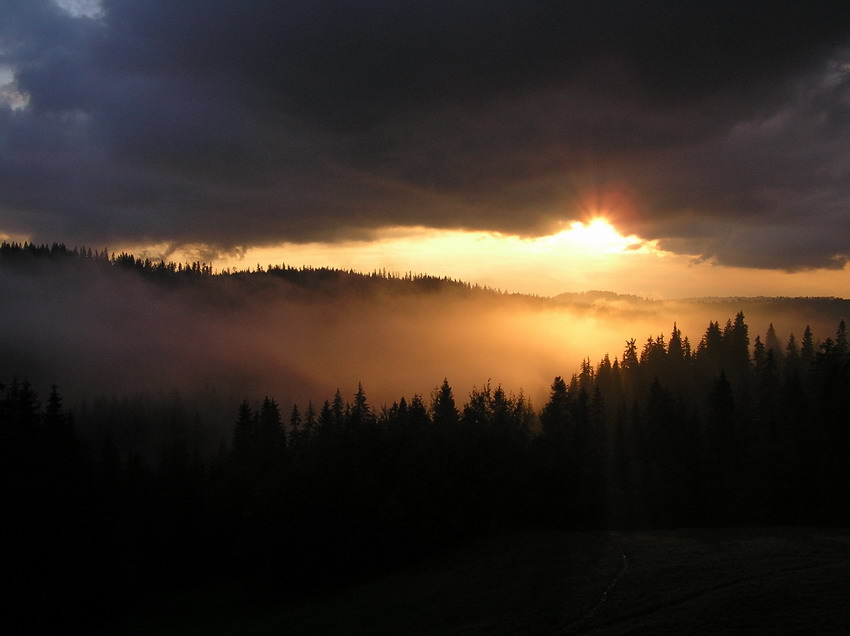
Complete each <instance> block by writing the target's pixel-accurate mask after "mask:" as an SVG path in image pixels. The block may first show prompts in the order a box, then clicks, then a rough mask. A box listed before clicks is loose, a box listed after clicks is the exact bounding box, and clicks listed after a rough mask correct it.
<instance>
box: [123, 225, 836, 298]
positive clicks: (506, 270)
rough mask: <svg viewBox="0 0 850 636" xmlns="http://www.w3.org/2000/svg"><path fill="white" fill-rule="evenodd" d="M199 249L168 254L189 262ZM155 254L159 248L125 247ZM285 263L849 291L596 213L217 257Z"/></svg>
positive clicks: (549, 282)
mask: <svg viewBox="0 0 850 636" xmlns="http://www.w3.org/2000/svg"><path fill="white" fill-rule="evenodd" d="M200 248H201V246H194V249H193V248H192V247H189V248H186V249H185V250H183V251H178V252H175V253H174V254H173V255H172V258H175V259H178V260H184V259H192V258H193V253H194V252H195V251H196V250H199V249H200ZM128 249H130V250H132V251H134V252H135V253H137V254H139V253H143V252H145V251H147V252H148V253H149V254H156V253H157V249H160V250H161V249H162V248H161V247H159V248H157V247H156V246H154V247H150V246H148V247H145V246H129V247H128ZM258 264H259V265H261V266H263V267H265V266H267V265H270V264H272V265H280V264H286V265H291V266H294V267H300V266H302V265H307V266H314V267H336V268H342V269H354V270H358V271H363V272H370V271H374V270H380V269H386V270H387V271H389V272H397V273H406V272H414V273H424V274H431V275H435V276H448V277H450V278H457V279H461V280H464V281H467V282H472V283H478V284H481V285H486V286H490V287H494V288H497V289H502V290H505V291H510V292H519V293H529V294H537V295H541V296H553V295H557V294H559V293H562V292H568V291H569V292H574V291H588V290H605V291H613V292H617V293H622V294H635V295H638V296H645V297H649V298H659V299H661V298H686V297H694V296H839V297H846V296H847V290H848V289H850V272H848V270H847V269H846V268H845V269H842V270H827V269H817V270H806V271H799V272H793V273H792V272H786V271H781V270H770V269H755V268H738V267H726V266H721V265H716V264H714V263H712V262H710V261H699V260H698V259H697V258H696V257H694V256H688V255H679V254H673V253H671V252H666V251H663V250H661V249H659V248H658V246H657V245H656V244H655V243H654V242H646V241H643V240H641V239H639V238H638V237H636V236H630V237H624V236H622V235H621V234H619V233H618V232H617V231H616V229H615V228H614V227H612V226H611V225H610V224H609V223H608V222H607V221H605V220H603V219H601V218H600V219H596V220H593V221H589V222H587V223H580V222H572V223H570V224H569V225H567V226H566V227H565V228H564V229H563V230H562V231H560V232H559V233H556V234H554V235H550V236H543V237H539V238H531V239H529V238H520V237H517V236H512V235H505V234H498V233H493V232H464V231H449V230H433V229H428V228H424V227H414V228H401V227H398V228H387V229H384V230H382V231H379V232H378V233H377V235H376V237H375V238H374V239H373V240H369V241H366V240H364V241H347V242H337V243H302V244H296V243H284V244H280V245H276V246H270V247H263V248H251V249H248V250H247V251H246V252H245V253H244V254H241V255H232V256H230V257H226V258H221V259H219V260H218V261H216V262H215V263H214V266H215V268H216V269H217V270H220V269H223V268H225V267H231V268H239V269H246V268H250V269H253V268H255V267H256V266H257V265H258Z"/></svg>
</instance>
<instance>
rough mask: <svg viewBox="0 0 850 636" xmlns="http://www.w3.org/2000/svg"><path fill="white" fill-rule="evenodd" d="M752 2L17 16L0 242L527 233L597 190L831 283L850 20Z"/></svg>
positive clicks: (640, 214)
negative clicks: (433, 230)
mask: <svg viewBox="0 0 850 636" xmlns="http://www.w3.org/2000/svg"><path fill="white" fill-rule="evenodd" d="M741 4H742V3H740V2H735V3H732V2H713V3H699V4H697V3H675V2H669V1H661V0H656V1H654V2H643V3H634V2H538V3H528V2H525V3H519V2H506V1H503V2H499V1H495V2H494V1H491V2H458V1H454V2H441V1H435V2H428V3H400V2H385V3H381V2H374V1H369V0H362V1H359V2H323V1H321V0H313V1H310V2H298V1H292V2H280V1H274V2H272V1H267V0H253V1H252V2H247V3H246V2H234V1H232V0H227V1H226V0H209V1H207V2H204V3H197V2H189V1H186V0H184V1H181V0H170V1H167V2H166V1H165V0H162V1H148V2H137V1H133V0H106V1H105V2H104V3H103V16H102V18H101V19H89V18H86V17H76V18H75V17H72V16H71V15H69V14H68V13H66V12H64V11H63V10H61V9H59V8H58V7H56V6H55V5H54V4H53V3H52V2H49V1H48V0H26V1H20V0H5V1H2V2H0V12H2V18H3V19H2V20H0V38H2V40H0V51H2V52H0V56H1V57H0V65H3V66H6V67H8V68H11V69H13V70H14V78H15V79H14V85H13V86H12V88H13V89H14V90H16V91H17V92H19V93H21V94H26V95H28V96H29V103H28V106H27V107H26V108H16V109H13V108H12V107H11V106H9V105H6V106H2V105H0V126H1V127H0V215H2V216H0V221H2V227H0V231H5V232H12V233H15V232H17V233H25V234H33V235H34V236H35V237H36V238H37V239H38V238H42V239H44V240H54V239H61V240H66V241H69V242H78V243H93V242H94V243H96V244H98V243H102V242H107V241H108V242H120V241H122V240H128V241H140V240H156V241H170V242H174V243H180V242H206V243H209V244H211V245H213V246H216V247H218V248H221V249H230V248H233V247H234V246H239V245H242V246H245V245H252V244H259V243H270V242H275V241H280V240H307V239H316V238H321V239H330V240H332V239H336V238H340V237H345V236H363V232H368V230H369V229H370V228H376V227H380V226H382V225H387V224H393V225H398V224H417V225H431V226H438V227H466V228H477V229H492V230H501V231H508V232H517V233H525V234H532V233H535V232H545V231H548V230H550V229H552V227H553V226H552V222H553V221H555V220H558V219H564V218H565V217H569V216H571V215H573V216H575V215H579V214H580V213H581V206H582V205H583V204H585V203H586V201H587V200H588V199H591V200H593V199H594V198H595V199H598V200H601V201H603V202H605V201H612V200H616V201H620V202H626V203H628V205H626V206H624V207H619V206H618V207H616V208H613V209H612V210H611V214H612V216H613V217H614V218H615V221H617V222H618V223H619V224H621V225H622V227H623V228H625V229H626V230H628V231H634V232H637V233H639V234H640V235H641V236H644V237H646V238H658V239H661V241H662V244H663V245H666V246H668V247H670V248H671V249H676V250H681V251H686V252H689V253H694V254H698V255H701V256H703V257H705V258H710V257H714V258H716V259H718V260H719V261H721V262H725V263H734V264H743V265H755V266H766V267H783V268H791V269H793V268H805V267H821V266H832V267H835V266H839V267H840V266H842V265H843V263H844V261H845V259H846V258H847V256H848V249H847V247H846V246H847V245H850V222H848V221H850V218H848V217H850V186H848V183H850V150H848V149H850V77H848V73H847V70H846V69H847V66H846V65H847V64H848V63H850V48H848V47H850V5H848V4H847V3H846V2H819V3H798V2H772V3H748V4H746V5H745V6H741ZM6 93H7V94H8V93H9V87H7V90H6ZM7 101H9V100H8V99H7Z"/></svg>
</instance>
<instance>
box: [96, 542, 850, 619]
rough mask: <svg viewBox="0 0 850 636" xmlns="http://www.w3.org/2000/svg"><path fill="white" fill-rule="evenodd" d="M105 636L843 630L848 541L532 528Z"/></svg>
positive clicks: (210, 595)
mask: <svg viewBox="0 0 850 636" xmlns="http://www.w3.org/2000/svg"><path fill="white" fill-rule="evenodd" d="M106 632H108V633H110V634H160V635H167V634H599V635H614V634H728V633H748V634H848V633H850V532H848V531H839V530H821V529H797V528H794V529H789V528H779V529H764V528H758V529H732V530H729V529H726V530H701V529H689V530H680V531H669V532H629V533H616V532H611V533H566V532H556V531H544V530H537V531H526V532H522V533H512V534H506V535H501V536H498V537H493V538H490V539H488V540H486V541H484V542H482V543H479V544H477V545H474V546H469V547H467V548H465V549H461V550H457V551H454V552H452V553H451V554H447V555H443V556H441V557H439V558H437V559H431V560H428V561H427V562H426V563H422V564H420V565H418V566H414V567H411V568H408V569H406V570H404V571H401V572H394V573H389V574H383V575H379V576H373V577H367V578H366V580H363V581H360V582H351V583H349V584H345V585H340V586H339V588H338V589H336V590H335V591H333V592H330V593H325V594H323V595H321V596H310V595H309V594H305V595H303V596H300V597H299V598H293V597H283V598H280V597H277V595H275V594H269V593H264V592H263V590H262V589H257V586H255V585H244V586H238V591H237V588H236V587H234V588H224V587H216V588H211V589H203V590H192V591H191V592H187V593H184V594H181V595H177V596H172V597H170V598H168V599H158V600H157V601H152V602H149V603H146V604H144V605H141V606H139V607H138V608H137V610H136V612H135V615H134V616H133V617H132V618H130V619H128V620H126V621H124V622H122V623H120V624H113V625H110V627H109V628H108V630H106Z"/></svg>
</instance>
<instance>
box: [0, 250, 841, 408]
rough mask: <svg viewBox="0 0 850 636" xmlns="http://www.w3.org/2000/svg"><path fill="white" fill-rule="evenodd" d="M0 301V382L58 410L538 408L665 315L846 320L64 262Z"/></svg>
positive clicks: (823, 322) (7, 284)
mask: <svg viewBox="0 0 850 636" xmlns="http://www.w3.org/2000/svg"><path fill="white" fill-rule="evenodd" d="M364 281H365V282H368V284H364ZM432 281H436V279H432ZM0 294H2V298H3V299H4V300H3V305H4V311H3V314H4V319H3V321H2V323H0V347H2V356H0V377H2V378H3V379H4V381H8V380H9V379H11V378H12V377H18V378H19V379H20V378H24V377H26V378H28V379H29V380H30V382H31V383H32V384H33V385H35V386H37V387H43V388H46V387H49V386H50V385H51V384H57V385H58V386H59V387H60V390H61V391H62V392H63V394H64V395H65V396H66V399H67V400H68V402H69V403H76V402H79V401H80V400H84V399H93V398H96V397H108V396H113V395H118V396H121V395H136V394H140V393H152V394H157V393H161V392H170V391H174V390H177V391H180V392H182V393H185V394H189V395H191V394H197V393H198V392H207V393H209V392H210V391H213V392H215V393H216V394H217V395H218V397H219V398H220V399H221V400H222V401H223V402H222V403H223V404H229V403H231V402H232V403H233V404H235V403H236V401H238V400H241V399H245V398H247V399H249V400H256V399H261V398H262V397H263V396H264V395H269V396H272V397H274V398H275V399H276V400H278V402H280V403H281V405H283V406H284V407H287V406H288V405H291V403H293V402H296V403H299V404H301V405H302V406H304V405H306V403H307V402H308V401H312V402H313V403H314V404H315V405H320V404H321V403H322V402H323V401H324V400H326V399H330V398H331V397H332V396H333V394H334V392H335V391H336V390H337V389H340V391H341V393H342V395H343V397H345V398H350V397H351V395H352V394H353V393H354V392H355V391H356V389H357V386H358V383H362V385H363V387H364V389H365V390H366V394H367V396H368V398H369V400H370V403H371V404H373V405H374V406H376V407H380V406H381V405H383V404H391V403H392V402H393V401H395V400H398V399H399V398H400V397H401V396H406V397H407V398H408V399H409V398H410V397H411V396H412V395H414V394H419V395H423V396H425V397H426V398H427V397H428V396H429V395H430V393H431V391H432V390H433V389H434V387H436V386H437V385H438V384H439V383H440V382H442V380H443V378H447V379H448V380H449V382H450V384H451V385H452V387H453V388H454V390H455V394H456V395H457V396H458V399H459V400H460V401H463V400H464V399H465V397H466V396H467V395H468V394H469V391H470V390H471V389H472V388H473V387H481V386H483V385H485V384H486V383H488V382H489V383H491V384H492V385H493V386H497V385H502V386H503V387H504V389H505V390H506V391H509V392H513V393H519V392H520V391H521V392H523V394H524V395H525V396H526V397H527V398H530V400H531V402H532V405H533V406H534V407H535V408H539V407H541V406H542V404H543V403H544V402H545V399H546V396H547V395H548V390H549V386H550V384H551V382H552V379H553V378H554V377H555V376H558V375H560V376H565V377H570V376H571V375H572V374H573V373H575V372H576V371H577V369H578V366H579V364H580V363H581V361H582V360H583V359H585V358H589V359H590V361H591V363H592V364H594V365H595V364H596V363H597V362H598V361H599V360H600V359H601V358H602V356H603V355H605V354H606V353H607V354H609V355H610V357H611V359H612V360H613V359H614V358H615V357H618V356H620V355H621V353H622V351H623V348H624V346H625V342H626V341H627V340H628V339H630V338H635V339H636V340H637V342H638V346H640V345H641V344H642V343H643V342H644V341H645V340H646V339H647V338H648V337H653V338H654V337H655V336H657V335H659V334H664V335H665V337H668V336H669V334H670V331H671V330H672V326H673V323H674V322H675V323H676V324H677V325H678V327H679V328H680V329H681V330H682V332H683V334H684V335H686V336H688V337H689V338H690V341H691V344H692V346H693V347H696V345H697V344H698V343H699V340H700V338H701V336H702V334H703V333H704V331H705V328H706V326H707V324H708V322H709V321H719V322H720V323H721V326H722V325H723V324H725V322H726V320H727V319H729V318H731V317H733V316H734V315H735V314H736V313H737V312H738V311H744V313H745V316H746V319H747V322H748V324H749V326H750V340H751V343H752V341H753V340H754V339H755V336H756V335H758V334H761V335H762V340H764V334H765V332H766V330H767V327H768V325H769V324H770V323H773V324H774V327H775V329H776V332H777V334H778V336H779V338H780V340H781V341H782V342H783V343H784V342H786V341H787V338H788V336H789V334H790V333H794V334H795V335H796V336H797V339H798V340H799V338H800V336H801V335H802V332H803V329H804V328H805V326H806V325H811V328H812V330H813V332H814V335H815V339H816V342H817V341H818V339H820V338H823V337H826V336H831V335H832V334H833V332H834V329H835V325H836V324H837V322H838V321H839V320H840V319H841V318H842V317H843V316H845V315H847V313H848V312H847V304H848V301H843V300H838V299H697V300H678V301H670V300H666V301H654V300H650V299H643V298H638V297H633V296H621V295H616V294H606V293H587V294H565V295H562V296H560V297H557V298H555V299H549V298H537V297H530V296H521V295H510V294H499V293H496V292H492V291H489V290H485V289H480V288H475V287H469V286H465V285H461V284H458V283H449V282H447V281H442V284H436V283H434V284H431V285H430V286H427V287H426V286H425V285H422V284H416V283H415V281H413V280H402V279H393V278H381V277H371V278H370V277H363V276H355V275H342V273H339V272H337V275H334V276H330V275H327V276H325V279H324V280H319V278H316V281H315V282H314V283H311V284H309V285H304V284H294V283H292V282H290V281H288V280H286V279H285V278H284V277H281V276H275V275H273V274H270V273H265V272H263V273H259V272H252V273H240V274H232V275H216V276H206V277H203V278H202V279H201V280H185V281H180V282H179V284H173V281H172V282H170V283H167V282H163V281H158V280H153V279H151V278H150V277H144V276H142V275H141V274H140V273H139V272H138V271H135V270H133V269H125V268H121V267H115V266H112V267H109V266H101V267H80V264H79V263H74V262H67V263H64V262H63V263H56V262H50V263H39V264H38V267H20V268H19V267H4V268H2V269H0Z"/></svg>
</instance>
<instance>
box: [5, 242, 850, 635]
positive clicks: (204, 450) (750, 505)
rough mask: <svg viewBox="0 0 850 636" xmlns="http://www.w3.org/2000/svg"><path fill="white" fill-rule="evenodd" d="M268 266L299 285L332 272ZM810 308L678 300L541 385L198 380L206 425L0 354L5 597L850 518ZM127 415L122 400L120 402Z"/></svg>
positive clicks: (153, 268) (83, 618)
mask: <svg viewBox="0 0 850 636" xmlns="http://www.w3.org/2000/svg"><path fill="white" fill-rule="evenodd" d="M0 259H2V264H3V267H22V268H32V267H34V265H33V263H37V262H41V261H44V260H46V261H51V260H56V259H60V260H61V259H67V260H71V261H73V262H74V263H77V264H79V266H80V267H102V268H125V269H128V270H132V271H135V272H137V273H139V274H140V275H142V276H145V277H152V278H158V279H161V280H163V281H170V282H169V284H171V283H172V282H173V283H174V284H179V282H180V281H184V280H190V279H195V278H203V277H218V276H249V273H248V272H244V273H241V274H239V273H230V272H228V273H226V274H214V273H213V272H212V270H211V268H209V267H208V266H206V265H202V264H200V263H196V264H191V265H189V266H187V267H184V266H182V265H181V266H176V265H173V264H166V263H161V264H155V263H151V262H150V261H142V260H140V259H136V258H134V257H132V256H130V255H126V254H124V255H120V256H118V257H112V256H108V255H107V254H106V251H105V250H104V251H103V252H101V253H98V252H94V253H91V252H88V251H86V250H68V249H66V248H64V247H63V246H52V247H50V248H48V247H34V246H29V245H24V246H22V245H13V244H4V245H3V246H2V247H0ZM299 272H300V273H299ZM264 275H273V276H281V277H287V276H288V277H289V278H290V279H291V280H293V281H296V282H297V284H303V285H304V286H305V288H309V287H310V284H309V282H308V280H307V279H308V278H309V277H337V278H340V279H341V278H342V276H343V275H342V274H341V273H335V272H332V271H323V270H306V269H304V270H294V269H286V268H281V269H279V270H277V271H268V272H265V273H264ZM383 277H384V278H387V276H386V275H384V276H383ZM389 278H392V277H389ZM358 280H359V281H360V283H359V284H360V285H363V286H364V287H367V286H369V285H371V284H372V282H370V281H371V280H372V279H371V278H370V277H369V276H361V278H358ZM393 280H396V281H397V282H398V283H400V284H404V283H405V282H406V283H412V284H415V285H417V286H419V287H422V288H429V287H432V288H433V287H450V288H458V289H466V290H470V289H471V287H470V286H466V285H465V284H463V283H459V282H456V281H448V280H445V279H430V278H428V277H413V276H407V277H398V278H397V279H393ZM473 291H474V293H481V294H491V293H495V292H492V290H482V289H476V290H473ZM800 327H801V328H800V331H798V332H797V333H798V334H799V337H797V336H795V335H793V334H792V335H790V336H789V337H788V338H787V340H784V339H783V340H780V339H779V338H778V336H777V334H776V331H775V329H774V328H773V325H772V324H769V325H768V326H767V329H766V331H765V333H764V337H762V335H761V334H759V335H755V336H753V334H752V333H751V331H750V327H749V325H748V324H747V322H746V319H745V316H744V313H743V312H742V311H739V312H738V313H737V314H735V315H733V316H730V317H729V319H728V320H727V321H726V322H725V323H721V322H718V321H712V322H710V323H709V324H708V325H707V326H706V327H705V330H704V331H703V332H702V333H695V334H690V335H686V334H684V333H682V331H681V330H680V328H679V327H678V326H677V323H676V322H673V324H672V326H671V328H670V330H669V332H666V333H665V334H653V335H650V336H648V337H646V339H645V340H644V341H641V342H639V341H637V340H636V339H634V338H631V337H630V336H629V334H623V338H624V339H625V346H624V347H623V349H622V350H621V351H615V352H613V359H612V357H611V355H605V356H604V357H602V359H601V360H599V361H597V362H593V361H591V360H590V359H589V358H587V359H585V360H584V361H583V362H582V363H581V364H580V366H579V368H578V369H576V370H575V373H574V374H572V375H564V376H558V377H554V379H552V381H551V384H550V385H549V387H548V393H547V399H546V400H545V402H544V403H543V404H542V407H540V408H539V409H538V408H534V406H533V405H532V403H531V402H530V400H529V399H528V398H527V397H526V396H525V394H524V393H523V392H522V391H519V392H517V393H514V392H513V388H512V387H503V386H502V385H501V384H491V383H490V382H489V381H488V382H485V383H483V384H482V385H480V386H473V387H472V388H471V389H469V388H468V387H462V388H461V389H460V390H457V389H456V388H455V387H454V386H453V385H452V384H451V383H450V381H449V379H448V378H444V379H442V380H440V379H439V377H438V378H436V379H435V381H434V385H435V387H434V389H433V390H432V391H431V392H430V394H425V395H421V394H417V393H412V394H407V395H405V396H404V397H399V398H398V399H397V400H394V401H392V402H391V403H388V404H373V403H372V402H371V401H370V400H369V398H368V392H367V389H368V382H367V383H365V384H360V385H358V386H356V387H349V388H348V389H347V390H340V389H337V391H336V392H335V393H334V394H333V395H327V396H324V397H323V398H322V399H321V400H317V401H315V402H314V401H312V400H309V401H307V402H300V403H299V402H297V401H291V402H286V403H284V402H282V401H278V399H277V397H276V396H274V395H263V394H262V393H260V394H259V395H253V394H252V395H244V396H243V398H244V399H243V400H242V401H241V402H239V401H236V402H233V403H228V402H227V400H226V399H224V398H221V397H218V398H216V397H215V396H211V397H210V400H215V403H214V404H213V405H212V406H210V405H207V407H206V409H207V410H210V409H214V410H223V411H224V412H225V413H226V416H225V417H226V418H227V419H228V421H229V426H227V427H225V428H223V429H221V430H218V429H216V430H215V431H214V432H213V433H211V434H210V435H209V436H211V439H212V443H209V444H207V445H204V446H202V445H200V444H199V443H198V442H197V438H196V437H193V436H192V435H189V434H187V431H190V430H200V429H204V428H205V425H204V421H203V416H202V413H204V412H207V410H205V409H204V408H200V409H194V408H191V407H189V406H187V405H186V404H183V403H181V402H180V400H179V399H178V398H174V400H173V401H172V402H171V403H170V407H166V408H164V409H161V412H154V411H155V409H153V408H152V407H151V406H150V405H145V404H134V403H133V402H132V400H130V399H128V398H123V399H122V398H120V397H113V398H112V399H111V401H109V400H106V401H101V402H100V403H98V402H96V401H95V402H90V403H89V405H88V406H86V407H85V408H80V407H79V406H77V405H74V406H66V404H65V398H64V396H63V393H62V388H61V387H58V386H56V385H48V386H34V385H32V384H31V383H30V381H29V380H28V379H27V378H26V377H17V376H14V375H12V376H10V377H6V378H0V382H2V383H3V384H2V386H0V396H2V399H0V439H1V441H0V471H2V483H3V501H2V504H0V505H2V506H3V510H4V515H3V516H4V519H5V521H4V524H3V533H4V535H5V536H4V537H3V538H2V546H3V562H4V564H5V565H4V568H3V578H4V579H5V582H6V583H7V586H6V588H7V589H10V590H12V592H11V594H8V593H7V596H6V599H5V601H4V602H5V603H6V604H7V609H6V611H7V612H8V614H7V615H9V616H14V617H17V618H18V619H19V620H20V621H21V624H22V625H25V629H24V630H23V631H31V632H33V633H35V632H39V633H44V632H46V631H47V632H49V631H62V630H63V629H64V630H65V631H66V632H67V629H68V627H69V626H75V627H77V628H79V629H94V628H96V627H98V626H99V625H101V624H102V623H103V622H104V621H105V620H107V619H108V618H110V617H112V616H117V615H120V614H122V613H125V612H127V611H129V610H130V609H131V608H132V607H133V604H134V602H135V601H136V600H137V599H138V598H140V597H144V596H145V595H148V594H150V593H151V591H152V590H158V591H161V590H163V589H168V588H175V589H176V588H179V587H181V586H190V585H192V584H195V583H198V582H201V581H209V580H244V581H249V582H250V585H253V586H255V587H254V588H252V589H255V590H256V594H258V595H262V594H267V593H269V590H274V591H275V593H285V594H291V595H298V594H305V593H311V592H313V591H316V590H322V589H327V588H328V587H332V586H337V585H341V584H344V583H346V582H350V581H355V580H358V579H360V578H362V577H366V576H369V574H370V573H371V572H375V571H380V570H382V569H386V568H394V567H403V566H404V565H406V564H410V563H415V562H418V561H421V560H423V559H427V558H428V556H429V555H431V554H434V553H437V552H440V551H443V550H446V549H449V548H450V547H452V546H456V545H460V544H463V543H464V542H469V541H474V540H476V538H479V537H482V536H486V535H488V534H492V533H495V532H499V531H501V530H503V529H505V528H515V527H525V526H544V527H557V528H569V529H588V530H589V529H621V530H628V529H650V528H653V529H659V528H677V527H715V526H717V527H728V526H759V525H787V526H795V525H821V526H846V525H847V524H850V510H848V508H847V506H846V502H847V501H848V500H850V463H848V462H847V461H846V458H847V454H848V452H850V431H848V419H847V408H848V404H850V348H849V347H848V341H847V326H846V323H845V321H844V320H840V321H839V322H838V324H837V325H836V326H835V328H834V329H835V331H834V333H833V334H831V335H830V336H829V337H826V338H823V339H815V338H814V336H813V333H812V330H811V329H810V328H809V327H808V326H806V325H805V324H803V325H801V326H800ZM129 363H132V361H128V364H129ZM98 404H100V406H98ZM146 417H150V418H151V420H152V421H150V422H148V421H146ZM120 418H127V419H131V420H133V421H132V422H121V423H120V424H121V425H120V426H118V425H116V424H117V423H116V422H115V421H110V420H115V419H120ZM131 425H132V426H133V427H141V428H144V427H146V426H156V427H160V428H162V427H165V428H167V429H168V434H164V435H163V436H162V437H161V438H159V446H158V451H157V452H156V453H150V452H147V451H144V452H143V451H142V450H141V449H138V448H133V446H132V444H129V443H127V442H126V440H121V439H117V438H116V436H115V432H116V431H118V430H123V429H122V427H124V428H126V427H127V426H131ZM45 608H49V610H45Z"/></svg>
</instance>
